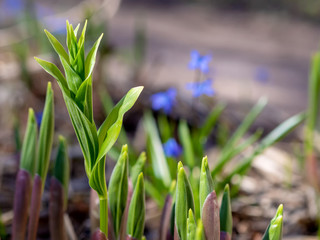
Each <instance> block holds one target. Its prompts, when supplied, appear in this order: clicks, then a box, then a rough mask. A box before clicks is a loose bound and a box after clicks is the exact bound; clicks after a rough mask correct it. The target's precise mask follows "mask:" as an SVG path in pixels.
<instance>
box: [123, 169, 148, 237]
mask: <svg viewBox="0 0 320 240" xmlns="http://www.w3.org/2000/svg"><path fill="white" fill-rule="evenodd" d="M144 195H145V194H144V181H143V174H142V173H141V174H140V175H139V177H138V181H137V185H136V186H135V189H134V192H133V195H132V199H131V203H130V207H129V212H128V223H127V234H128V235H129V236H131V237H133V238H135V239H137V240H140V239H141V238H142V236H143V232H144V220H145V214H146V213H145V196H144Z"/></svg>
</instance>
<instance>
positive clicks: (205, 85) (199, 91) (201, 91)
mask: <svg viewBox="0 0 320 240" xmlns="http://www.w3.org/2000/svg"><path fill="white" fill-rule="evenodd" d="M211 85H212V80H211V79H207V80H205V81H203V82H193V83H187V86H186V87H187V89H188V90H191V91H192V96H193V97H195V98H197V97H200V96H201V95H207V96H209V97H211V96H213V95H214V90H213V88H212V86H211Z"/></svg>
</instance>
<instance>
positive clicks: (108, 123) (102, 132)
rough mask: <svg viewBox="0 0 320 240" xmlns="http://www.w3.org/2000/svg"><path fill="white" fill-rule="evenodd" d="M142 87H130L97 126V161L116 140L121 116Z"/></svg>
mask: <svg viewBox="0 0 320 240" xmlns="http://www.w3.org/2000/svg"><path fill="white" fill-rule="evenodd" d="M142 89H143V87H135V88H132V89H130V90H129V92H128V93H127V94H126V95H125V96H124V97H123V98H122V99H121V100H120V101H119V102H118V104H117V105H116V106H115V107H114V108H113V110H112V111H111V113H110V114H109V115H108V117H107V119H106V120H105V121H104V122H103V124H102V125H101V127H100V128H99V130H98V139H99V146H100V151H99V154H98V157H97V159H98V161H99V160H100V159H101V158H103V157H104V156H105V155H106V154H107V152H108V151H109V150H110V148H111V147H112V146H113V144H114V143H115V142H116V140H117V138H118V136H119V133H120V130H121V125H122V121H123V116H124V114H125V113H126V112H127V111H128V110H129V109H130V108H131V107H132V106H133V105H134V103H135V102H136V101H137V99H138V97H139V95H140V93H141V91H142Z"/></svg>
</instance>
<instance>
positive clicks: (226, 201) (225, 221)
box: [220, 185, 232, 236]
mask: <svg viewBox="0 0 320 240" xmlns="http://www.w3.org/2000/svg"><path fill="white" fill-rule="evenodd" d="M220 230H221V232H226V233H227V234H229V235H230V236H232V212H231V201H230V192H229V185H226V186H225V188H224V192H223V196H222V201H221V207H220Z"/></svg>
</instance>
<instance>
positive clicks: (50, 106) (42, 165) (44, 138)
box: [36, 82, 54, 182]
mask: <svg viewBox="0 0 320 240" xmlns="http://www.w3.org/2000/svg"><path fill="white" fill-rule="evenodd" d="M53 130H54V102H53V91H52V88H51V83H50V82H49V83H48V87H47V95H46V101H45V106H44V110H43V116H42V121H41V126H40V132H39V141H38V154H37V166H36V173H37V174H38V175H39V176H40V177H41V179H42V181H43V182H44V181H45V179H46V176H47V172H48V167H49V160H50V154H51V148H52V141H53Z"/></svg>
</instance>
